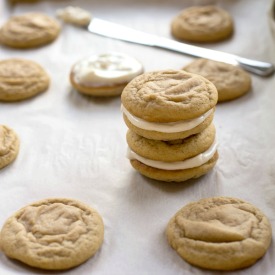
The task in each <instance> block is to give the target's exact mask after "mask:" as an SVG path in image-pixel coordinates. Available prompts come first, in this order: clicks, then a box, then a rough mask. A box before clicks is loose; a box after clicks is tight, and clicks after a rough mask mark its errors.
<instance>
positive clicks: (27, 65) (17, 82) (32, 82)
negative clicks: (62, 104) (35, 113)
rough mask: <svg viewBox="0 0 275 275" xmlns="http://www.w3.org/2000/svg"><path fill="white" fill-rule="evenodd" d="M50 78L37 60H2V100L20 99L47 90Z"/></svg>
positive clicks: (0, 81)
mask: <svg viewBox="0 0 275 275" xmlns="http://www.w3.org/2000/svg"><path fill="white" fill-rule="evenodd" d="M49 83H50V78H49V76H48V74H47V73H46V72H45V70H44V69H43V68H42V67H41V66H40V65H39V64H37V63H36V62H34V61H31V60H26V59H17V58H11V59H5V60H2V61H0V101H18V100H23V99H27V98H30V97H33V96H35V95H37V94H39V93H42V92H44V91H46V90H47V89H48V87H49Z"/></svg>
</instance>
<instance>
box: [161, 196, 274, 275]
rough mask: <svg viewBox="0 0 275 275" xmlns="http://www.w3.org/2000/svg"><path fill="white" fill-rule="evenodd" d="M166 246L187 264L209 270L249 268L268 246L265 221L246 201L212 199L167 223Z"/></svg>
mask: <svg viewBox="0 0 275 275" xmlns="http://www.w3.org/2000/svg"><path fill="white" fill-rule="evenodd" d="M166 235H167V238H168V242H169V244H170V245H171V246H172V248H173V249H175V250H176V252H177V253H178V254H179V256H180V257H182V258H183V259H184V260H185V261H187V262H188V263H190V264H192V265H195V266H198V267H201V268H206V269H212V270H227V271H229V270H235V269H240V268H245V267H248V266H251V265H253V264H254V263H255V262H256V261H257V260H259V259H260V258H261V257H263V256H264V254H265V253H266V252H267V250H268V247H269V245H270V243H271V237H272V230H271V225H270V222H269V220H268V218H267V217H266V216H265V215H264V214H263V213H262V211H261V210H259V209H258V208H257V207H255V206H254V205H252V204H251V203H248V202H246V201H243V200H240V199H237V198H229V197H214V198H206V199H201V200H199V201H196V202H192V203H189V204H187V205H186V206H184V207H183V208H182V209H180V210H179V211H178V212H177V213H176V214H175V215H174V216H173V217H172V219H171V220H170V222H169V224H168V226H167V230H166Z"/></svg>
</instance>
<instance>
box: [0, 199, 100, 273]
mask: <svg viewBox="0 0 275 275" xmlns="http://www.w3.org/2000/svg"><path fill="white" fill-rule="evenodd" d="M103 235H104V225H103V221H102V218H101V217H100V215H99V214H98V212H97V211H95V210H94V209H92V208H90V207H89V206H87V205H85V204H83V203H82V202H79V201H76V200H73V199H65V198H52V199H44V200H41V201H38V202H35V203H32V204H30V205H27V206H25V207H23V208H22V209H20V210H19V211H17V212H16V213H15V214H14V215H13V216H11V217H10V218H9V219H8V220H7V221H6V222H5V224H4V226H3V228H2V230H1V235H0V236H1V248H2V250H3V252H4V253H5V254H6V255H7V256H8V257H10V258H13V259H17V260H19V261H21V262H23V263H26V264H28V265H30V266H34V267H38V268H42V269H49V270H59V269H69V268H72V267H74V266H77V265H80V264H82V263H83V262H85V261H86V260H88V259H89V258H90V257H92V256H93V255H94V254H95V253H96V252H97V250H98V249H99V248H100V246H101V244H102V242H103Z"/></svg>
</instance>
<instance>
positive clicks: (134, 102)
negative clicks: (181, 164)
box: [121, 70, 218, 140]
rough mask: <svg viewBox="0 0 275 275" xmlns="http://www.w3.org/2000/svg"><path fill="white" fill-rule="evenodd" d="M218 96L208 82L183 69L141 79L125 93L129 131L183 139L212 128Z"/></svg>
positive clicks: (152, 136)
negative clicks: (210, 126)
mask: <svg viewBox="0 0 275 275" xmlns="http://www.w3.org/2000/svg"><path fill="white" fill-rule="evenodd" d="M217 98H218V93H217V90H216V88H215V86H214V85H213V84H212V83H211V82H210V81H208V80H207V79H205V78H203V77H201V76H199V75H195V74H190V73H187V72H184V71H181V70H167V71H156V72H149V73H145V74H142V75H140V76H137V77H136V78H135V79H133V80H132V81H131V82H130V83H129V84H128V85H127V86H126V87H125V89H124V90H123V93H122V95H121V101H122V111H123V117H124V120H125V123H126V124H127V126H128V128H129V129H131V130H132V131H134V132H136V133H137V134H138V135H140V136H143V137H145V138H148V139H155V140H174V139H183V138H186V137H188V136H190V135H193V134H196V133H199V132H201V131H202V130H203V129H205V128H206V127H207V126H209V125H210V123H211V121H212V119H213V114H214V109H215V108H214V107H215V105H216V103H217Z"/></svg>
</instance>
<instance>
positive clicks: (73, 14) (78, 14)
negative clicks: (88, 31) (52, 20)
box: [56, 6, 92, 26]
mask: <svg viewBox="0 0 275 275" xmlns="http://www.w3.org/2000/svg"><path fill="white" fill-rule="evenodd" d="M56 15H57V17H58V18H60V19H62V20H63V21H64V22H65V23H69V24H74V25H78V26H88V25H89V23H90V21H91V19H92V15H91V13H89V12H88V11H86V10H83V9H81V8H78V7H72V6H69V7H66V8H65V9H60V10H57V12H56Z"/></svg>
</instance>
